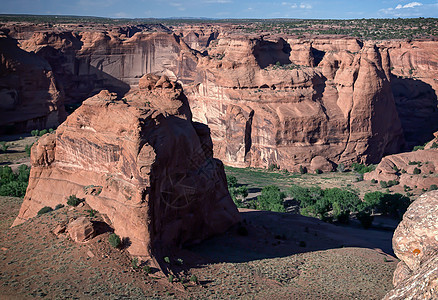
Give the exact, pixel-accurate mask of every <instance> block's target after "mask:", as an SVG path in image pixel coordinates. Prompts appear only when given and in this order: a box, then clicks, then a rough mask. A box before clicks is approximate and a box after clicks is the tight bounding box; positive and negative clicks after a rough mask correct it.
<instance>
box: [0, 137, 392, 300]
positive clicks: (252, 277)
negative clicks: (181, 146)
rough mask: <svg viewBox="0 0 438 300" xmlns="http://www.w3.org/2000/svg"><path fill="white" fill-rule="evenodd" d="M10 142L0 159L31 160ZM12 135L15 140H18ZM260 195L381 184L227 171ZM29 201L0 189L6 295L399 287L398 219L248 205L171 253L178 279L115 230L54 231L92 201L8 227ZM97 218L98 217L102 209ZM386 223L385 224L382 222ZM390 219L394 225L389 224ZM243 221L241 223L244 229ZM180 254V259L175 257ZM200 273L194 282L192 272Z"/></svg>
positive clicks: (372, 291) (199, 295) (327, 293)
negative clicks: (140, 256) (267, 189)
mask: <svg viewBox="0 0 438 300" xmlns="http://www.w3.org/2000/svg"><path fill="white" fill-rule="evenodd" d="M34 139H35V138H33V137H25V138H23V139H16V140H14V141H11V142H10V143H11V146H10V148H9V149H8V152H7V153H6V154H5V153H3V154H2V155H1V164H2V165H15V166H17V165H18V164H20V163H26V162H27V163H28V161H29V158H28V157H27V156H26V154H25V152H24V147H25V146H26V145H27V144H29V143H31V142H33V141H34ZM12 143H13V144H12ZM227 173H228V174H233V175H237V177H238V178H239V182H241V183H243V184H248V187H249V188H250V192H252V194H253V195H257V192H258V191H259V190H260V188H261V187H263V186H264V185H267V184H277V185H278V186H280V187H287V185H288V184H290V183H291V182H293V183H299V184H308V185H309V184H318V185H321V186H322V187H329V186H339V187H347V188H355V189H358V190H359V191H360V193H364V192H366V191H368V190H376V189H378V188H377V187H376V186H375V185H371V184H369V183H366V182H356V181H355V175H354V174H348V173H327V174H320V175H312V174H306V175H297V174H295V175H294V174H282V173H279V172H277V173H275V172H274V173H269V172H266V171H262V170H239V169H234V168H228V169H227ZM21 202H22V199H20V198H14V197H0V241H1V247H0V270H1V271H0V296H1V298H2V299H27V298H43V297H44V298H49V299H50V298H56V299H63V298H69V299H72V298H73V299H74V298H77V299H79V298H80V299H84V298H85V299H86V298H90V299H91V298H92V299H141V298H152V299H153V298H155V299H163V298H169V299H190V298H192V299H236V298H241V299H267V298H270V297H275V298H276V299H380V298H381V297H383V296H384V295H385V293H386V292H387V291H389V290H390V289H391V288H392V274H393V271H394V269H395V267H396V264H397V262H398V260H397V259H396V258H394V257H393V256H392V254H393V253H392V248H391V238H392V231H391V228H392V226H394V225H393V224H392V225H391V224H390V223H391V222H389V223H388V222H387V220H386V221H385V220H380V221H379V220H376V222H375V224H376V226H375V228H374V229H368V230H365V229H362V228H360V227H359V225H356V224H354V223H353V224H351V225H349V226H336V225H333V224H328V223H324V222H322V221H320V220H318V219H314V218H308V217H304V216H300V215H297V214H291V213H274V212H265V211H255V210H245V209H241V214H242V217H243V220H244V221H243V223H242V224H241V225H239V226H236V227H234V228H231V229H230V230H229V231H228V232H227V233H225V234H223V235H221V236H217V237H214V238H211V239H209V240H207V241H204V242H203V243H201V244H198V245H192V246H189V247H184V248H183V249H175V251H174V252H173V253H169V254H168V255H169V257H170V258H171V262H170V265H171V268H172V269H173V270H174V271H175V275H176V276H175V278H173V282H172V283H170V282H169V277H166V276H165V275H164V274H163V273H161V272H159V271H158V270H155V269H153V268H152V270H151V271H150V272H149V273H148V271H146V269H147V268H144V266H143V265H141V266H139V267H137V265H136V263H135V262H133V260H132V259H131V258H130V257H129V255H128V253H127V251H126V250H123V249H122V250H118V249H114V248H112V247H111V246H110V244H109V242H108V236H109V234H110V231H111V229H110V228H105V226H103V227H102V228H101V231H100V232H99V234H98V235H97V236H96V237H94V238H93V239H92V240H91V241H89V242H87V243H84V244H77V243H74V242H73V241H72V240H70V239H69V238H67V237H65V236H63V235H60V236H56V235H55V234H53V233H52V231H53V230H54V229H55V228H56V226H57V225H58V224H60V223H62V222H65V221H67V220H69V219H71V218H77V217H79V216H89V215H90V212H89V209H90V208H89V207H88V205H87V204H85V205H84V206H82V207H76V208H72V207H64V208H61V209H59V210H56V211H53V212H51V213H47V214H44V215H41V216H39V217H36V218H34V219H32V220H30V221H28V222H26V223H24V224H22V225H20V226H17V227H14V228H10V226H11V224H12V222H13V220H14V219H15V217H16V216H17V214H18V210H19V208H20V205H21ZM92 220H93V221H94V222H101V221H102V218H101V216H100V215H99V214H98V213H97V214H96V215H95V216H94V217H92ZM382 224H385V226H382ZM388 224H389V225H388ZM243 228H244V229H243ZM178 259H181V260H179V261H178ZM193 275H195V276H196V278H197V282H193V281H191V280H190V279H191V278H192V279H193V278H194V277H192V276H193Z"/></svg>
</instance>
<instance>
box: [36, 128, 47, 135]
mask: <svg viewBox="0 0 438 300" xmlns="http://www.w3.org/2000/svg"><path fill="white" fill-rule="evenodd" d="M46 133H48V131H47V129H43V130H41V131H40V132H39V133H38V135H39V136H43V135H45V134H46Z"/></svg>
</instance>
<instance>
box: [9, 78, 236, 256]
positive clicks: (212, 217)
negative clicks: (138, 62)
mask: <svg viewBox="0 0 438 300" xmlns="http://www.w3.org/2000/svg"><path fill="white" fill-rule="evenodd" d="M31 162H32V169H31V175H30V178H31V179H30V182H29V186H28V190H27V192H26V196H25V199H24V202H23V205H22V207H21V210H20V213H19V216H18V217H17V219H16V220H15V222H14V225H17V224H20V223H22V222H24V221H25V220H27V219H29V218H31V217H34V216H35V215H36V214H37V212H38V210H39V209H40V208H41V207H43V206H51V207H54V206H55V205H57V204H59V203H63V204H65V203H66V201H67V197H68V196H69V195H76V196H78V197H80V198H85V199H86V202H87V203H88V204H89V205H90V207H91V208H92V209H95V210H97V211H99V212H100V213H101V214H103V215H106V216H107V217H108V218H109V220H110V221H111V223H112V224H111V225H112V226H113V228H114V229H115V233H116V234H118V235H119V236H120V237H122V238H125V239H128V240H129V243H130V246H129V248H128V250H129V252H130V253H131V254H132V255H135V256H141V257H146V258H147V257H160V258H162V257H161V256H160V255H164V254H167V255H169V253H171V251H172V248H173V247H175V246H178V245H182V244H185V243H190V242H197V241H200V240H202V239H205V238H207V237H209V236H211V235H213V234H216V233H220V232H224V231H225V230H227V229H228V228H229V227H230V226H231V225H233V224H234V223H236V222H237V221H239V219H240V215H239V213H238V211H237V208H236V206H235V205H234V203H233V201H232V200H231V197H230V195H229V193H228V189H227V183H226V177H225V172H224V169H223V165H222V163H221V162H220V161H219V160H216V159H214V158H213V157H212V142H211V138H210V131H209V129H208V127H207V126H206V125H203V124H199V123H194V122H192V119H191V111H190V108H189V106H188V102H187V98H186V97H185V95H184V93H183V92H182V88H181V87H180V85H179V84H177V83H175V82H172V81H170V80H169V79H168V78H166V77H162V78H161V79H160V78H159V77H156V76H153V75H145V77H143V78H142V79H141V89H134V90H131V91H130V92H129V93H128V94H127V95H126V96H125V97H124V98H123V99H120V98H118V97H117V96H116V95H115V94H113V93H110V92H108V91H102V92H100V93H99V94H98V95H96V96H94V97H92V98H90V99H88V100H86V101H85V102H84V103H83V104H82V106H81V107H80V108H78V109H77V110H76V111H75V112H74V113H73V114H72V115H70V116H69V117H68V118H67V120H66V121H65V122H64V123H63V124H61V125H60V126H59V127H58V129H57V130H56V133H53V134H47V135H45V136H43V137H42V138H41V139H40V140H39V141H38V143H37V144H35V145H34V146H33V148H32V155H31Z"/></svg>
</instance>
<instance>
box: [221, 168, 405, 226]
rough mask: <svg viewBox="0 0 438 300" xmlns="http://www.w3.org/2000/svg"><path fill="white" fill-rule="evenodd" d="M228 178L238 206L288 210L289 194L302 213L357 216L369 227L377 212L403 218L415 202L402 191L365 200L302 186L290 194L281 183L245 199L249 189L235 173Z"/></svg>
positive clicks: (342, 219)
mask: <svg viewBox="0 0 438 300" xmlns="http://www.w3.org/2000/svg"><path fill="white" fill-rule="evenodd" d="M227 179H228V187H229V190H230V194H231V196H232V198H233V200H234V202H235V203H236V205H237V207H244V208H253V209H259V210H268V211H275V212H286V210H287V205H286V203H285V201H284V199H285V197H286V194H287V195H288V196H290V197H291V198H293V199H294V200H295V201H296V202H297V203H298V205H299V207H300V213H301V214H302V215H305V216H311V217H317V218H319V219H321V220H323V221H326V222H339V223H348V222H349V220H350V217H351V216H355V217H356V218H357V219H358V220H359V221H360V222H361V223H362V225H363V227H365V228H368V227H370V226H371V224H372V221H373V219H374V215H375V214H382V215H387V216H390V217H393V218H397V219H401V217H402V216H403V214H404V213H405V211H406V209H407V208H408V206H409V204H410V203H411V201H410V198H409V197H406V196H404V195H402V194H389V193H382V192H370V193H366V194H365V196H364V199H363V200H361V199H360V198H359V195H358V194H357V193H355V192H353V191H350V190H343V189H340V188H327V189H321V188H320V187H310V188H307V187H301V186H298V185H292V186H291V187H290V188H289V189H288V190H287V192H286V193H284V192H282V191H281V190H280V189H279V188H278V187H277V186H274V185H270V186H266V187H264V188H263V189H262V191H261V194H260V195H259V196H258V197H257V199H253V200H245V198H246V197H247V195H248V190H247V188H246V187H245V186H243V185H239V184H238V182H237V179H236V177H234V176H227Z"/></svg>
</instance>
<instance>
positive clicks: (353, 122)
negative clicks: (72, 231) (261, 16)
mask: <svg viewBox="0 0 438 300" xmlns="http://www.w3.org/2000/svg"><path fill="white" fill-rule="evenodd" d="M97 27H98V28H77V27H73V28H70V27H68V26H64V28H57V29H56V30H55V29H52V30H48V29H47V28H39V29H38V30H37V29H36V28H33V27H29V28H27V29H26V28H24V29H22V30H18V29H17V28H16V27H13V28H11V29H10V33H9V34H10V35H11V36H12V37H14V38H16V39H17V40H18V41H19V42H20V46H21V48H22V49H23V50H25V51H27V52H35V53H36V54H37V55H38V56H39V57H42V58H43V59H45V60H46V61H47V62H48V63H49V64H50V66H51V68H52V70H53V71H52V72H53V75H54V77H55V78H56V81H57V83H58V86H59V87H60V90H61V91H62V92H63V93H64V94H65V102H66V103H80V102H82V101H83V100H84V99H86V98H87V97H89V96H92V95H94V94H96V93H98V92H99V91H100V90H102V89H108V90H109V91H111V92H116V93H117V94H118V95H119V96H123V95H124V94H125V93H126V91H127V90H128V89H129V88H130V86H135V85H136V82H137V80H138V78H139V77H141V76H142V75H143V74H145V73H149V72H150V73H155V74H160V75H167V76H168V77H169V78H171V79H173V80H178V81H179V82H181V83H182V84H183V85H184V88H185V91H186V94H187V97H188V99H189V102H190V106H191V108H192V112H193V118H194V120H196V121H198V122H202V123H204V124H207V125H208V126H209V127H210V128H211V131H212V139H213V144H214V152H215V156H216V157H218V158H220V159H222V160H223V161H224V162H225V163H226V164H228V165H233V166H239V167H246V166H254V167H267V166H270V165H273V164H276V165H278V166H279V167H280V168H287V169H289V170H296V169H297V168H299V166H300V165H303V166H310V165H311V163H312V160H313V159H315V158H316V157H321V156H322V157H324V158H325V159H327V160H329V163H332V164H333V165H336V164H339V163H347V164H349V163H351V162H353V161H358V162H363V163H377V162H379V161H380V159H381V158H382V157H383V156H384V155H387V154H392V153H397V152H399V151H401V150H410V149H411V148H412V146H414V145H418V144H422V143H424V142H425V141H428V140H430V139H431V137H432V133H433V132H435V131H437V130H438V118H437V117H438V116H437V114H438V110H437V98H436V89H437V88H438V86H437V81H436V75H437V72H438V57H437V56H436V54H435V53H434V51H433V47H434V45H436V42H434V41H414V42H407V41H384V42H370V41H365V42H363V41H360V40H357V39H354V38H346V37H319V38H314V39H298V38H293V37H288V36H278V35H271V36H266V35H264V36H261V35H256V34H246V35H243V34H241V33H240V34H237V33H235V31H234V27H233V26H232V25H230V24H223V25H206V24H204V25H185V26H176V27H174V28H172V27H169V28H167V27H164V26H158V25H155V26H149V27H147V26H143V27H138V26H126V27H111V26H106V27H105V26H101V27H99V26H97ZM30 32H31V33H30Z"/></svg>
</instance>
